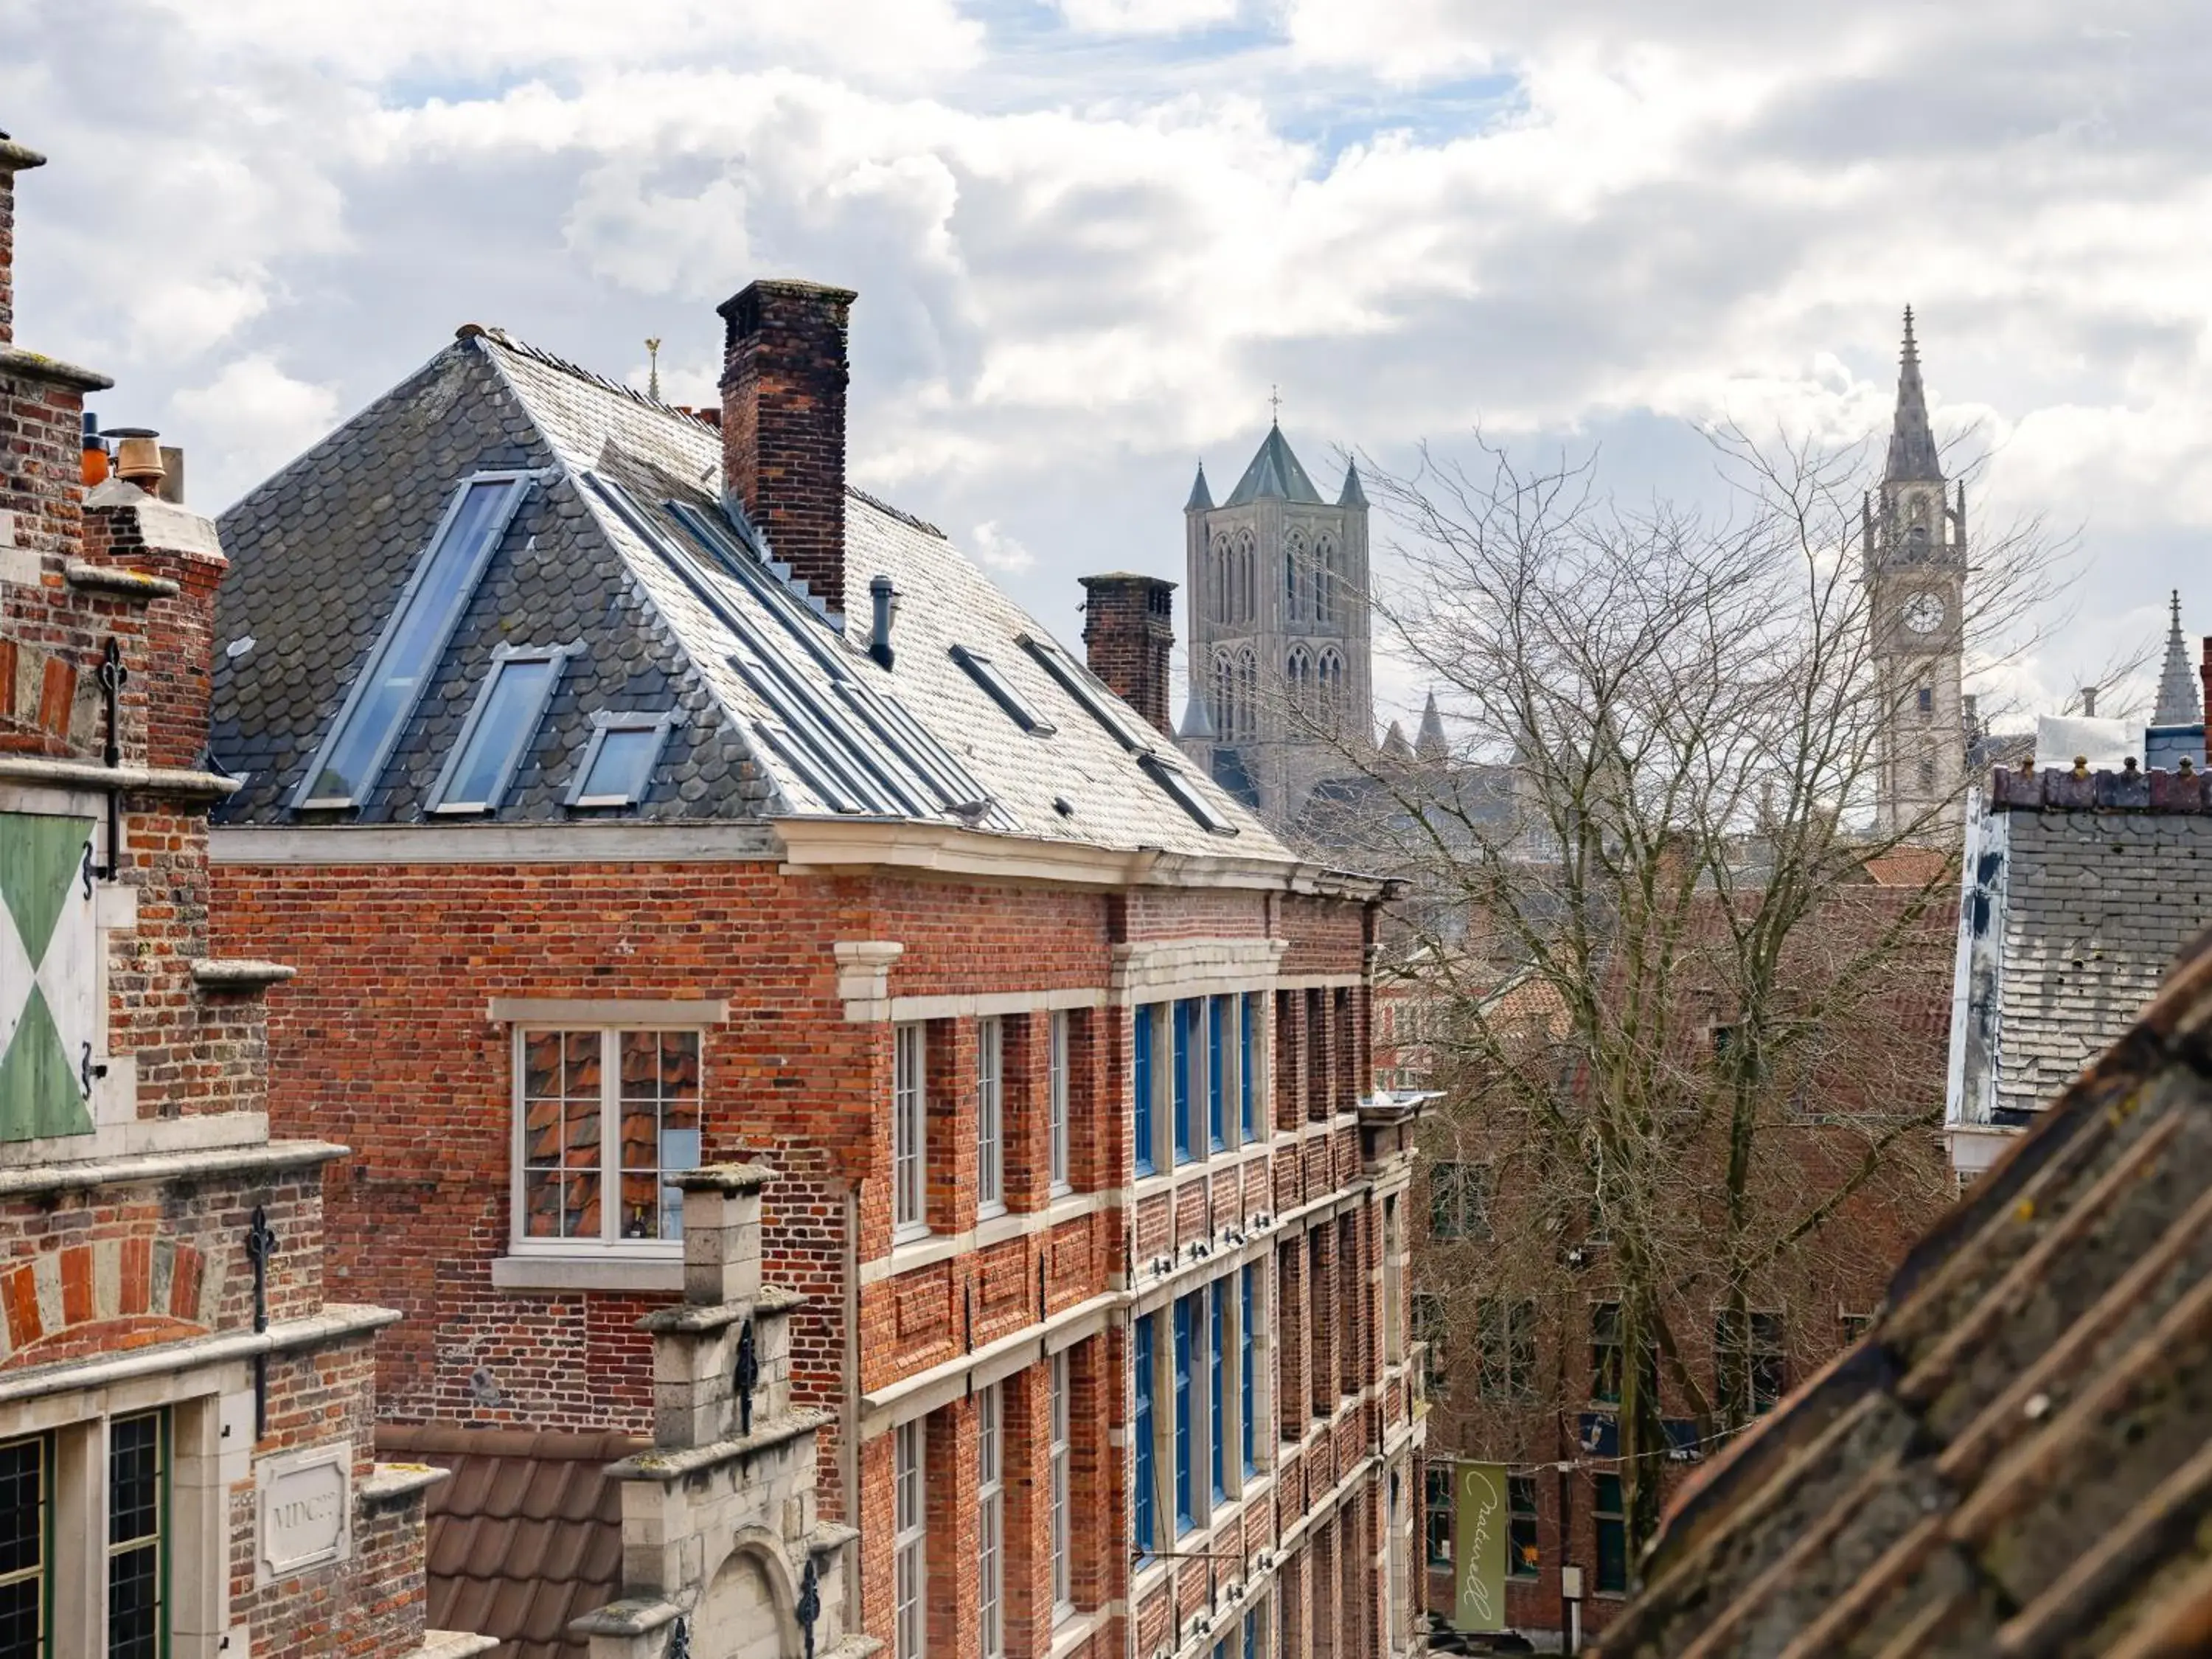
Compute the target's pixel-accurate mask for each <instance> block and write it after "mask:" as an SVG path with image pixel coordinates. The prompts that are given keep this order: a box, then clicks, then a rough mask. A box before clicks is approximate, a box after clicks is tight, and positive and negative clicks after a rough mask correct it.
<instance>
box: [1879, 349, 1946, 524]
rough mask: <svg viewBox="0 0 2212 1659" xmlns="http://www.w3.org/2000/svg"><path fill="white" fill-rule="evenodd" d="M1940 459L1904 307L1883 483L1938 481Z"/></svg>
mask: <svg viewBox="0 0 2212 1659" xmlns="http://www.w3.org/2000/svg"><path fill="white" fill-rule="evenodd" d="M1942 477H1943V462H1942V457H1940V456H1939V455H1938V454H1937V453H1936V434H1935V430H1934V428H1931V427H1930V426H1929V424H1928V392H1927V389H1926V388H1925V387H1924V386H1922V385H1921V383H1920V346H1919V343H1918V342H1917V341H1916V340H1915V339H1914V338H1913V337H1912V307H1911V306H1907V307H1905V355H1904V358H1903V360H1902V361H1901V362H1900V363H1899V367H1898V371H1897V418H1896V420H1895V422H1893V424H1892V425H1891V427H1890V430H1889V468H1888V471H1887V472H1885V473H1884V474H1883V475H1882V481H1883V482H1884V483H1903V482H1905V481H1906V480H1908V479H1911V480H1922V481H1933V482H1936V483H1941V482H1942Z"/></svg>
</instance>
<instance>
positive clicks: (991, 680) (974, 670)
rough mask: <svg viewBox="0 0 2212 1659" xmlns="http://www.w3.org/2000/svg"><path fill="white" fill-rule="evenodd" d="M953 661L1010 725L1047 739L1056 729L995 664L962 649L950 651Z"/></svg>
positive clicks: (957, 648) (984, 657) (958, 646)
mask: <svg viewBox="0 0 2212 1659" xmlns="http://www.w3.org/2000/svg"><path fill="white" fill-rule="evenodd" d="M952 660H953V661H955V662H957V663H958V664H959V665H961V666H962V667H963V668H964V669H966V670H967V671H968V678H969V679H971V680H973V681H975V684H978V685H980V686H981V687H982V688H983V690H985V691H986V692H987V693H988V694H989V695H990V698H991V701H992V702H995V703H997V704H998V705H999V707H1000V708H1003V709H1005V710H1006V716H1007V718H1008V719H1010V720H1012V721H1013V723H1014V724H1015V725H1017V726H1020V727H1021V728H1022V730H1023V731H1024V732H1029V733H1030V734H1031V735H1032V736H1034V737H1040V738H1048V737H1050V736H1051V735H1052V734H1053V733H1054V732H1055V731H1057V730H1058V729H1059V728H1058V727H1056V726H1054V725H1053V723H1052V722H1051V721H1050V720H1047V719H1046V718H1045V717H1044V716H1043V715H1042V714H1039V713H1038V712H1037V711H1036V706H1035V705H1034V704H1032V703H1031V702H1030V701H1029V700H1028V699H1027V698H1025V697H1024V696H1022V694H1021V693H1020V692H1018V691H1017V690H1014V688H1013V686H1012V684H1010V683H1009V682H1008V681H1007V678H1006V676H1005V675H1004V674H1003V673H1001V672H1000V671H999V665H998V664H996V663H994V662H993V661H992V660H991V659H989V658H988V657H986V656H981V655H979V654H978V653H975V652H973V651H970V650H969V648H968V647H966V646H964V645H956V646H954V647H952Z"/></svg>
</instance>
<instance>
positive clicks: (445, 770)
mask: <svg viewBox="0 0 2212 1659" xmlns="http://www.w3.org/2000/svg"><path fill="white" fill-rule="evenodd" d="M582 650H583V647H581V646H580V645H549V646H521V647H518V646H512V645H508V644H507V643H505V642H504V641H502V642H501V644H500V645H499V646H498V647H495V649H494V650H493V652H492V653H491V666H490V667H489V668H488V669H487V670H485V671H484V677H483V684H482V685H481V686H479V687H477V696H476V701H475V702H473V703H472V704H471V705H470V708H469V717H468V718H467V719H466V720H463V721H462V722H461V730H460V734H459V736H458V737H456V738H454V739H453V747H452V748H451V749H450V750H447V753H446V763H445V764H444V765H443V766H441V767H440V768H439V769H438V781H437V782H435V784H433V785H432V786H431V787H430V811H433V812H444V813H466V812H492V811H497V810H498V809H499V804H500V802H501V800H503V799H506V796H507V787H508V786H509V785H510V784H512V783H513V781H514V775H515V774H516V773H517V772H519V771H520V770H521V769H522V762H523V758H524V757H526V755H528V754H529V752H530V749H531V745H532V742H533V740H534V739H535V738H537V736H538V727H539V726H541V725H543V724H544V720H545V709H546V706H547V705H548V704H549V703H550V702H552V701H553V694H554V693H555V692H556V691H558V690H560V689H561V671H562V669H564V668H565V667H567V666H568V659H569V657H570V656H572V655H574V654H577V653H580V652H581V651H582ZM528 663H546V664H550V667H551V671H550V673H548V674H547V675H546V677H545V685H544V690H541V691H539V693H538V700H537V702H536V704H535V705H534V706H533V707H532V709H531V711H530V717H529V719H528V720H526V722H525V723H524V726H523V729H522V738H521V741H520V742H519V743H517V744H515V746H514V750H513V753H512V754H510V755H508V756H507V759H506V761H505V762H504V763H502V764H501V767H500V769H499V774H498V775H497V776H496V777H495V778H494V779H493V780H492V784H491V787H490V788H489V789H488V790H486V791H485V792H484V797H483V799H482V800H456V799H452V798H450V797H449V795H448V794H447V791H448V790H450V789H451V788H452V787H453V783H454V781H455V780H456V779H458V778H459V775H460V773H461V764H462V762H463V760H464V758H465V757H466V756H467V755H468V752H469V749H470V746H471V744H473V743H474V742H475V741H476V735H477V727H478V726H482V725H483V717H484V714H485V713H486V712H487V711H488V710H489V708H490V707H491V700H492V693H493V691H494V690H495V689H496V688H497V686H498V684H499V683H500V680H501V678H503V677H504V676H505V675H506V674H507V671H508V670H510V669H511V668H513V667H515V666H516V665H521V664H528Z"/></svg>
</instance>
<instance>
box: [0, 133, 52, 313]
mask: <svg viewBox="0 0 2212 1659" xmlns="http://www.w3.org/2000/svg"><path fill="white" fill-rule="evenodd" d="M44 166H46V157H45V156H43V155H40V154H39V152H38V151H36V150H34V149H27V148H26V147H25V146H23V145H21V144H19V143H16V142H15V140H14V139H12V138H10V137H9V136H8V135H7V134H6V133H4V132H0V348H5V347H7V346H11V345H13V344H15V175H16V174H17V173H21V172H22V171H23V170H24V169H25V168H27V167H44Z"/></svg>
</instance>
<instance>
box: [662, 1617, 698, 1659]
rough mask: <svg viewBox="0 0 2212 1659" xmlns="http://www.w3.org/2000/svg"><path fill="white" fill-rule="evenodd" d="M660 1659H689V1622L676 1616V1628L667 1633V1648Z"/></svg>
mask: <svg viewBox="0 0 2212 1659" xmlns="http://www.w3.org/2000/svg"><path fill="white" fill-rule="evenodd" d="M660 1659H691V1621H690V1619H688V1618H686V1617H685V1616H684V1614H682V1613H678V1614H677V1615H676V1628H675V1629H673V1630H671V1631H670V1632H668V1647H667V1649H666V1650H665V1652H663V1653H662V1655H661V1656H660Z"/></svg>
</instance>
